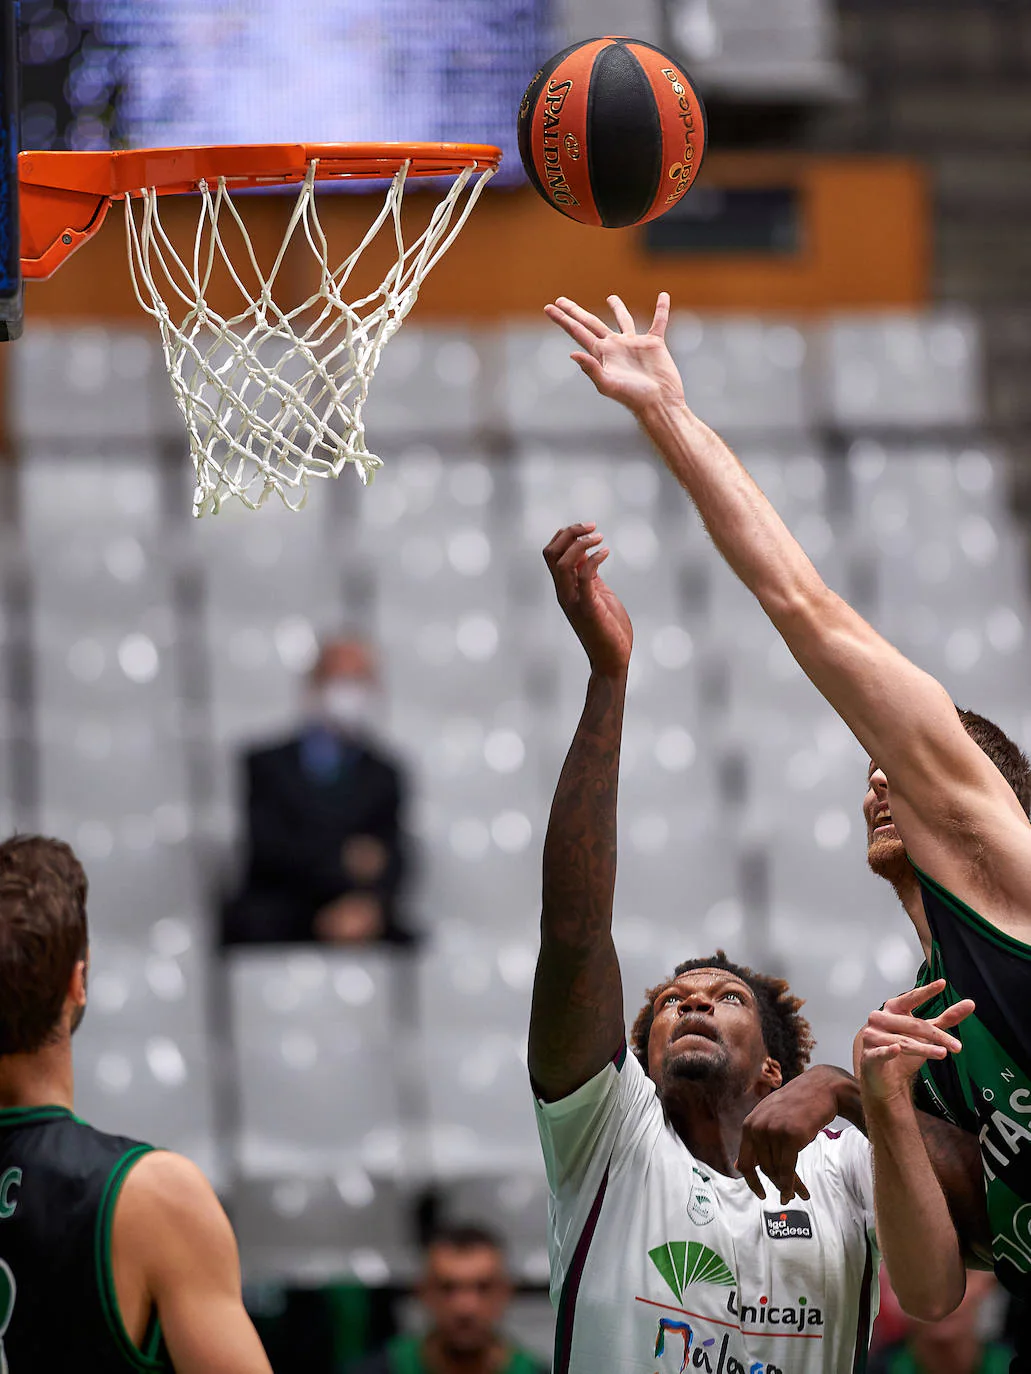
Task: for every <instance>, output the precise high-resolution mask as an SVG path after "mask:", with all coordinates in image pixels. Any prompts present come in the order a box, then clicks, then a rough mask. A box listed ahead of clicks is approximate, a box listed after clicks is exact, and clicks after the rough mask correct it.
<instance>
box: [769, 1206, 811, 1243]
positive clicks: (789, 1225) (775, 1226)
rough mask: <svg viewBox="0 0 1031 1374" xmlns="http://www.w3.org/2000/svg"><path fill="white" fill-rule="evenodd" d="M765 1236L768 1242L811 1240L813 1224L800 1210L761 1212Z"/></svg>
mask: <svg viewBox="0 0 1031 1374" xmlns="http://www.w3.org/2000/svg"><path fill="white" fill-rule="evenodd" d="M763 1220H764V1221H765V1223H766V1234H767V1235H768V1236H769V1238H770V1240H812V1238H813V1223H812V1222H811V1221H810V1220H809V1214H808V1212H803V1211H801V1210H792V1211H783V1212H765V1211H764V1212H763Z"/></svg>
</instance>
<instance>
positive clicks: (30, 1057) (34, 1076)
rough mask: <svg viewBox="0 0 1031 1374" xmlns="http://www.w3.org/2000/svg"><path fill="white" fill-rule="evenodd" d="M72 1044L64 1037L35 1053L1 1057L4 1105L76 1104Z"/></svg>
mask: <svg viewBox="0 0 1031 1374" xmlns="http://www.w3.org/2000/svg"><path fill="white" fill-rule="evenodd" d="M74 1097H75V1086H74V1076H73V1073H72V1047H71V1043H70V1042H69V1041H68V1040H67V1039H64V1040H62V1041H60V1042H59V1043H58V1044H56V1045H47V1046H46V1047H45V1048H44V1049H42V1050H37V1051H36V1053H35V1054H6V1055H4V1056H3V1058H2V1059H0V1107H67V1108H68V1109H69V1111H70V1110H71V1109H72V1107H73V1106H74Z"/></svg>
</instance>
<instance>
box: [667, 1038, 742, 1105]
mask: <svg viewBox="0 0 1031 1374" xmlns="http://www.w3.org/2000/svg"><path fill="white" fill-rule="evenodd" d="M676 1079H682V1080H685V1081H687V1082H691V1083H704V1084H706V1085H707V1087H708V1088H709V1091H710V1093H713V1094H714V1095H715V1096H717V1097H720V1098H723V1097H726V1096H727V1095H728V1094H729V1093H730V1092H731V1091H732V1084H731V1065H730V1059H729V1057H728V1055H727V1052H726V1050H725V1049H724V1048H723V1046H722V1045H719V1046H717V1053H715V1054H713V1053H711V1052H708V1051H697V1052H689V1053H687V1054H677V1055H670V1057H669V1058H668V1059H667V1060H666V1062H665V1064H664V1065H663V1066H662V1082H663V1086H664V1087H665V1086H667V1085H669V1086H671V1085H672V1084H673V1082H674V1081H675V1080H676Z"/></svg>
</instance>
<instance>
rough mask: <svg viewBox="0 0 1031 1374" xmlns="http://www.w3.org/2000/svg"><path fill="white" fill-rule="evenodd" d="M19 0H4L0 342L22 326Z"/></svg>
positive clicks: (0, 3)
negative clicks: (19, 199)
mask: <svg viewBox="0 0 1031 1374" xmlns="http://www.w3.org/2000/svg"><path fill="white" fill-rule="evenodd" d="M19 105H20V102H19V82H18V0H0V343H2V342H6V341H7V340H9V339H17V338H18V337H19V335H20V334H21V327H22V280H21V243H20V237H19V220H18V117H19Z"/></svg>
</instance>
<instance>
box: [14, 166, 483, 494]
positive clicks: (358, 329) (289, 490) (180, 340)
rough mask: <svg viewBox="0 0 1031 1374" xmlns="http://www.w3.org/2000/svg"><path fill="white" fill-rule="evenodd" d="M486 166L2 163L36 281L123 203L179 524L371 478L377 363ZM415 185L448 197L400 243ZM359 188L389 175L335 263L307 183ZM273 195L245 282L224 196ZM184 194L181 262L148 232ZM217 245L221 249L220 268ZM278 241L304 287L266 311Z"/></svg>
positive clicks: (26, 264) (240, 221)
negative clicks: (369, 415) (379, 275)
mask: <svg viewBox="0 0 1031 1374" xmlns="http://www.w3.org/2000/svg"><path fill="white" fill-rule="evenodd" d="M500 158H501V153H500V151H499V150H498V149H497V148H492V147H488V146H485V145H478V144H452V143H434V144H431V143H413V144H400V143H380V144H325V143H320V144H264V145H255V146H251V145H242V144H241V145H237V146H226V147H205V148H149V149H137V150H131V151H127V152H114V153H105V152H85V153H35V152H26V153H22V154H20V157H19V187H20V194H21V218H22V273H23V275H24V276H25V277H27V278H30V279H32V278H36V279H40V278H45V277H49V276H50V275H52V273H53V272H55V271H56V270H57V268H58V267H60V265H61V264H62V263H63V262H64V261H65V260H66V259H67V258H68V257H70V256H71V254H72V253H74V252H75V250H76V249H77V248H78V247H80V246H81V245H82V244H83V243H85V242H86V240H87V239H89V238H92V236H93V235H94V234H95V233H96V232H97V230H98V229H99V228H100V226H101V225H102V224H103V222H104V218H105V216H106V215H107V211H108V209H109V208H110V206H111V203H112V202H113V201H115V200H122V201H124V203H125V228H126V239H127V243H128V252H129V268H130V272H131V274H132V282H133V287H134V289H135V292H136V297H137V299H138V300H139V303H140V305H141V306H142V307H143V309H144V310H145V311H146V312H147V313H148V314H149V315H152V316H153V317H154V319H155V320H157V323H158V328H159V330H160V332H161V343H162V348H163V350H164V356H165V363H166V365H167V367H168V373H169V377H170V379H171V383H172V390H173V392H174V394H175V398H176V401H177V403H178V405H179V409H180V410H181V411H182V414H183V418H184V419H185V421H186V427H187V431H188V433H189V436H190V453H191V456H192V459H193V464H194V468H195V471H196V477H197V483H196V488H195V492H194V513H195V514H196V515H203V514H205V513H206V512H208V511H217V510H218V509H219V507H220V506H221V504H222V502H223V501H224V500H225V499H226V498H227V497H237V498H238V499H239V500H241V501H242V502H243V503H244V504H245V505H247V506H249V507H250V508H251V509H252V510H256V509H257V508H258V507H259V506H261V505H262V504H263V502H264V501H265V500H266V499H267V498H268V496H269V495H270V493H272V492H276V493H277V494H278V495H279V496H280V497H281V498H282V500H283V501H284V502H285V503H286V504H287V505H288V506H290V507H291V508H293V509H295V510H297V509H300V507H301V506H303V504H304V501H305V498H306V496H307V487H308V482H309V480H310V479H312V478H327V477H336V476H339V474H340V473H341V472H342V471H343V469H344V467H345V465H346V464H347V463H352V464H353V465H354V467H355V469H356V470H357V472H358V475H359V477H360V478H361V480H362V482H368V480H369V479H370V477H371V476H372V474H373V473H374V472H375V470H376V469H377V468H378V467H380V466H381V465H382V464H381V460H380V459H379V458H378V457H376V455H375V454H373V453H370V452H369V451H368V449H367V448H366V446H365V427H364V424H363V422H362V409H363V406H364V404H365V400H366V397H367V396H368V391H369V383H370V382H371V380H372V377H373V374H374V373H375V371H376V366H377V364H378V362H379V358H380V354H381V352H382V351H383V348H384V347H385V345H386V344H387V342H388V340H389V339H391V338H392V337H393V335H394V334H395V333H396V332H397V330H398V329H399V328H400V326H401V323H402V321H403V320H404V318H405V316H406V315H407V314H408V312H409V310H410V309H411V308H412V306H413V305H414V304H415V301H416V298H417V296H418V294H419V288H420V286H421V284H422V282H423V280H424V279H425V277H426V275H427V273H428V272H430V271H431V269H432V268H433V267H434V266H435V264H436V263H437V262H439V261H440V259H441V258H442V257H443V255H444V254H445V253H446V252H447V250H448V249H449V248H450V247H451V244H452V243H453V242H454V240H455V238H456V237H457V236H458V234H459V233H460V232H461V229H462V226H463V225H464V224H465V221H466V219H467V218H468V216H469V214H470V213H471V211H472V208H473V206H474V205H475V204H476V201H477V199H478V198H479V196H480V193H481V192H482V190H483V188H484V186H485V185H486V184H487V182H488V181H489V180H490V178H491V177H492V176H493V175H494V172H495V171H496V170H497V166H498V162H499V161H500ZM425 177H438V178H449V179H451V180H450V185H449V186H448V187H447V189H446V190H445V192H444V194H443V196H442V198H441V200H440V201H439V203H438V204H437V205H436V207H435V209H434V210H433V212H432V214H431V215H430V219H429V223H428V225H427V226H426V228H425V229H424V230H423V231H422V233H420V234H419V235H418V236H417V237H416V238H415V239H414V240H413V241H412V242H411V243H410V244H406V243H405V240H404V235H403V231H402V224H401V210H402V202H403V199H404V193H405V188H406V186H407V184H408V182H409V180H410V179H412V178H425ZM370 179H389V186H388V188H387V192H386V196H385V198H384V201H383V204H382V206H381V207H380V208H379V210H378V212H377V213H376V215H375V217H374V219H373V222H372V224H371V226H370V228H369V230H368V232H367V233H366V234H365V237H364V238H363V239H362V241H361V242H360V243H359V244H358V246H357V248H354V249H353V250H352V251H351V252H350V253H349V254H348V255H347V256H346V257H344V258H342V259H341V260H339V261H335V260H334V259H333V258H332V257H331V254H330V248H329V244H328V242H327V239H326V235H325V232H324V231H323V227H322V225H321V223H320V221H319V216H318V210H317V206H316V197H315V189H316V186H317V184H318V183H319V182H320V181H347V180H370ZM290 184H296V185H297V186H298V187H299V190H298V193H297V199H296V201H295V203H294V206H293V211H292V213H291V215H290V217H289V221H288V224H287V228H286V232H285V234H284V236H283V241H282V243H281V245H280V247H279V251H278V253H277V254H276V257H275V260H274V261H273V263H272V265H271V267H270V268H269V269H268V270H267V271H266V272H263V271H262V269H261V268H260V267H259V264H258V260H257V256H256V253H255V249H254V246H253V244H252V242H251V236H250V234H249V233H248V231H247V227H246V224H245V222H244V217H243V215H242V212H241V206H240V205H239V204H238V203H236V202H235V201H234V200H233V197H232V192H235V191H238V190H242V189H252V188H257V187H266V188H267V187H274V186H283V185H290ZM191 192H193V193H199V216H198V221H197V227H196V232H195V234H194V237H193V241H192V244H191V245H190V246H189V248H188V249H184V248H182V247H179V248H177V247H176V246H175V245H173V243H172V240H171V238H170V237H169V235H168V233H167V232H166V230H165V228H164V226H163V225H162V223H161V216H160V213H159V209H160V198H161V197H162V196H164V195H182V194H187V193H191ZM137 205H138V206H139V210H138V211H137ZM384 229H386V231H387V232H388V233H390V234H391V235H392V237H393V239H394V242H395V244H396V249H397V257H396V261H395V262H394V264H393V266H392V267H391V268H390V269H389V271H388V272H387V273H386V275H385V276H384V278H383V280H382V281H381V282H380V283H379V285H378V286H377V287H376V288H375V289H374V290H372V291H369V292H367V293H366V294H365V295H362V296H360V297H359V298H357V299H355V300H353V301H349V300H348V299H347V298H346V295H345V291H346V288H347V285H348V282H349V280H350V278H351V277H352V274H353V273H354V270H355V268H356V266H357V265H358V262H359V260H360V258H361V256H362V254H363V252H364V251H365V249H367V248H368V247H369V245H370V244H371V243H372V242H373V240H374V239H376V238H377V236H378V235H379V234H380V232H381V230H384ZM227 234H230V235H231V236H232V237H233V238H234V239H235V241H236V244H237V247H236V248H235V257H236V261H234V250H232V249H231V248H230V245H229V244H228V243H227V241H226V239H227ZM295 241H296V242H299V243H305V242H306V243H307V245H308V248H309V249H310V252H311V254H312V257H313V259H314V263H315V266H316V271H317V276H318V286H317V288H316V289H315V290H314V292H313V293H312V294H311V295H309V297H308V298H307V299H306V300H304V301H302V302H301V303H300V304H296V305H290V306H289V307H281V306H279V305H277V304H276V302H275V299H274V290H275V287H276V282H277V277H278V276H279V274H280V270H281V268H282V266H283V261H284V258H285V256H286V253H287V250H288V248H289V247H290V245H291V244H292V243H294V242H295ZM241 251H242V255H243V256H242V259H241V258H240V257H239V254H240V252H241ZM226 272H227V273H228V275H229V278H230V279H231V282H232V284H233V286H234V287H235V288H236V289H237V290H238V291H239V294H240V298H241V308H240V309H239V310H237V311H235V312H234V313H227V314H220V313H219V312H218V311H217V310H215V309H214V308H213V306H212V304H211V302H210V300H209V299H208V298H207V294H206V293H207V292H208V289H209V287H210V285H211V282H212V276H213V274H223V275H224V273H226Z"/></svg>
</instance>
